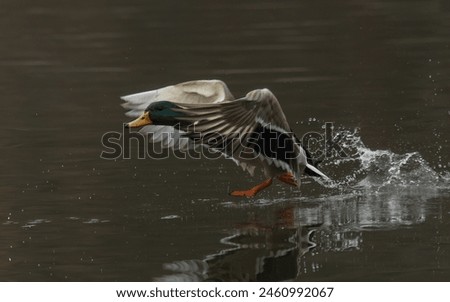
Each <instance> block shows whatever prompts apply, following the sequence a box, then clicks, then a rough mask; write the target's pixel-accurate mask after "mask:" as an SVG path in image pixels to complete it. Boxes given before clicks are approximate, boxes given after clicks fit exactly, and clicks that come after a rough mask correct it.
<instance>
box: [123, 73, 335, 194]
mask: <svg viewBox="0 0 450 302" xmlns="http://www.w3.org/2000/svg"><path fill="white" fill-rule="evenodd" d="M122 100H124V101H125V103H124V104H123V107H124V108H125V109H128V110H129V111H128V112H127V113H126V115H127V116H129V117H134V118H136V119H135V120H133V121H132V122H129V123H127V124H125V126H126V127H130V128H141V130H140V131H142V132H144V133H151V134H152V135H151V136H149V137H150V139H151V141H152V142H153V143H155V142H161V143H162V145H163V146H164V147H168V148H173V149H181V148H189V146H188V145H196V144H197V145H198V144H200V145H202V146H203V147H205V148H208V149H209V150H213V151H216V152H221V153H222V154H223V155H224V156H225V157H226V158H230V159H232V160H234V161H235V162H236V163H237V164H238V165H240V166H241V167H242V169H243V170H244V171H247V172H249V173H250V175H252V176H253V175H254V172H255V168H256V167H260V168H262V170H263V172H264V175H265V177H266V180H264V181H263V182H262V183H260V184H258V185H256V186H254V187H252V188H250V189H248V190H236V191H232V192H231V193H230V194H231V195H232V196H245V197H253V196H255V195H256V194H257V193H258V192H260V191H261V190H263V189H265V188H267V187H268V186H270V185H271V184H272V181H273V179H274V178H277V179H279V180H280V181H282V182H284V183H287V184H289V185H293V186H297V187H298V186H300V177H301V175H302V174H306V175H310V176H316V177H321V178H324V179H328V177H327V176H326V175H325V174H324V173H322V172H321V171H320V170H318V169H317V168H316V167H315V165H314V164H313V161H312V159H311V157H310V155H309V153H308V151H307V150H306V149H305V148H304V147H302V145H301V144H300V142H299V140H298V139H297V138H296V136H295V134H294V133H292V132H291V131H290V129H291V128H290V127H289V124H288V122H287V120H286V116H285V115H284V113H283V110H282V109H281V106H280V104H279V102H278V100H277V98H276V97H275V95H274V94H273V93H272V92H271V91H270V90H269V89H257V90H253V91H250V92H249V93H247V95H246V96H245V97H243V98H240V99H235V98H234V97H233V95H232V94H231V93H230V90H229V89H228V87H227V86H226V84H225V83H224V82H222V81H219V80H199V81H190V82H185V83H180V84H177V85H172V86H167V87H164V88H160V89H157V90H152V91H147V92H142V93H137V94H132V95H127V96H124V97H122ZM163 133H171V134H172V135H170V136H168V135H165V136H164V135H162V134H163Z"/></svg>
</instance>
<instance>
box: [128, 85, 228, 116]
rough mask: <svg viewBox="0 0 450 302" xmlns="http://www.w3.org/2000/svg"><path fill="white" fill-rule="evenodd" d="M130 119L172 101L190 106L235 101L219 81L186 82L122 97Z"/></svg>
mask: <svg viewBox="0 0 450 302" xmlns="http://www.w3.org/2000/svg"><path fill="white" fill-rule="evenodd" d="M121 99H122V100H124V101H125V103H123V104H122V106H123V107H124V108H125V109H128V111H127V112H126V113H125V114H126V115H127V116H129V117H139V116H140V115H141V114H142V113H144V110H145V108H147V107H148V105H150V104H151V103H153V102H157V101H171V102H176V103H188V104H213V103H220V102H225V101H232V100H234V97H233V95H232V94H231V92H230V90H229V89H228V87H227V85H226V84H225V83H224V82H222V81H219V80H198V81H190V82H184V83H180V84H176V85H171V86H166V87H163V88H159V89H155V90H150V91H145V92H140V93H136V94H130V95H127V96H123V97H121Z"/></svg>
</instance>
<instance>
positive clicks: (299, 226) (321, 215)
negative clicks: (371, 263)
mask: <svg viewBox="0 0 450 302" xmlns="http://www.w3.org/2000/svg"><path fill="white" fill-rule="evenodd" d="M379 198H380V200H377V198H373V199H371V201H370V202H367V200H365V201H361V200H359V198H357V197H355V198H350V199H347V200H338V201H336V200H333V201H329V200H328V201H322V202H317V201H314V202H308V203H300V204H297V205H295V206H292V205H291V206H288V207H285V208H279V209H277V210H274V209H272V213H275V214H273V216H274V217H273V218H272V219H269V220H270V221H267V219H256V218H255V215H251V217H250V218H249V219H248V221H247V222H245V223H242V224H240V225H237V226H235V228H233V229H232V230H230V231H229V232H228V236H226V237H224V238H222V239H221V242H222V243H223V244H224V245H225V246H227V248H225V249H223V250H221V251H220V252H218V253H216V254H211V255H208V256H206V257H205V258H204V259H202V260H183V261H176V262H172V263H166V264H164V268H165V269H166V270H167V271H169V272H170V273H169V274H167V275H165V276H162V277H159V278H156V280H157V281H283V280H294V279H300V278H301V275H302V274H308V273H312V272H316V271H318V270H320V269H321V266H322V265H325V264H324V263H311V262H307V260H306V259H307V258H306V257H304V256H305V254H307V253H316V254H317V253H328V252H343V251H347V250H354V249H356V250H359V249H360V248H361V245H362V242H363V232H364V231H366V230H367V231H368V230H371V231H372V230H376V229H386V228H389V227H392V228H397V227H399V226H404V225H411V224H415V223H420V222H423V221H424V220H425V210H424V206H423V202H414V200H411V199H410V198H409V199H408V198H403V199H402V198H398V196H397V198H389V197H388V198H386V196H384V197H383V196H380V197H379ZM262 216H263V217H264V215H262Z"/></svg>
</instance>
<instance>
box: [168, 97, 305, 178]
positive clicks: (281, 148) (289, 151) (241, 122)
mask: <svg viewBox="0 0 450 302" xmlns="http://www.w3.org/2000/svg"><path fill="white" fill-rule="evenodd" d="M177 105H178V106H179V109H174V110H177V111H180V112H182V113H183V117H179V118H177V119H178V120H179V121H180V122H181V121H183V122H184V123H181V124H184V125H190V126H184V127H183V128H182V130H183V131H186V133H187V134H186V136H188V137H189V138H190V139H192V140H194V141H195V142H196V143H200V144H203V145H206V146H209V148H212V149H213V150H218V151H220V152H222V153H223V154H225V156H226V157H231V158H233V159H235V160H236V161H238V162H239V164H240V165H241V166H243V168H245V169H246V170H249V172H251V171H250V169H251V168H252V167H251V166H253V165H254V164H255V162H257V161H258V160H259V161H265V162H266V163H267V164H268V165H274V166H275V167H276V168H278V169H280V170H282V171H285V172H290V173H292V174H293V175H294V176H295V177H296V178H299V177H300V174H301V173H302V172H303V169H304V167H305V166H306V155H305V152H304V150H303V149H302V148H301V146H299V145H298V144H296V142H295V139H294V136H293V134H292V133H291V132H290V131H289V129H290V128H289V124H288V122H287V120H286V117H285V115H284V113H283V111H282V109H281V106H280V104H279V102H278V100H277V99H276V97H275V96H274V95H273V94H272V92H270V91H269V90H268V89H260V90H254V91H251V92H249V93H248V94H247V95H246V96H245V97H244V98H242V99H238V100H236V101H233V102H222V103H219V104H209V105H199V104H177ZM186 122H188V123H186ZM247 165H250V167H247ZM249 168H250V169H249Z"/></svg>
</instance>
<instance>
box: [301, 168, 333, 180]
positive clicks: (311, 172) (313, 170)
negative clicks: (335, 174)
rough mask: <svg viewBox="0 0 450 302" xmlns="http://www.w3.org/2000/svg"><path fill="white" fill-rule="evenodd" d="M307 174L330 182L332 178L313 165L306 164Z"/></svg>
mask: <svg viewBox="0 0 450 302" xmlns="http://www.w3.org/2000/svg"><path fill="white" fill-rule="evenodd" d="M305 174H306V175H309V176H316V177H322V178H323V179H325V180H330V178H329V177H328V176H326V175H325V174H323V173H322V172H321V171H320V170H319V169H317V168H316V167H314V166H313V165H311V164H306V168H305Z"/></svg>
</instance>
